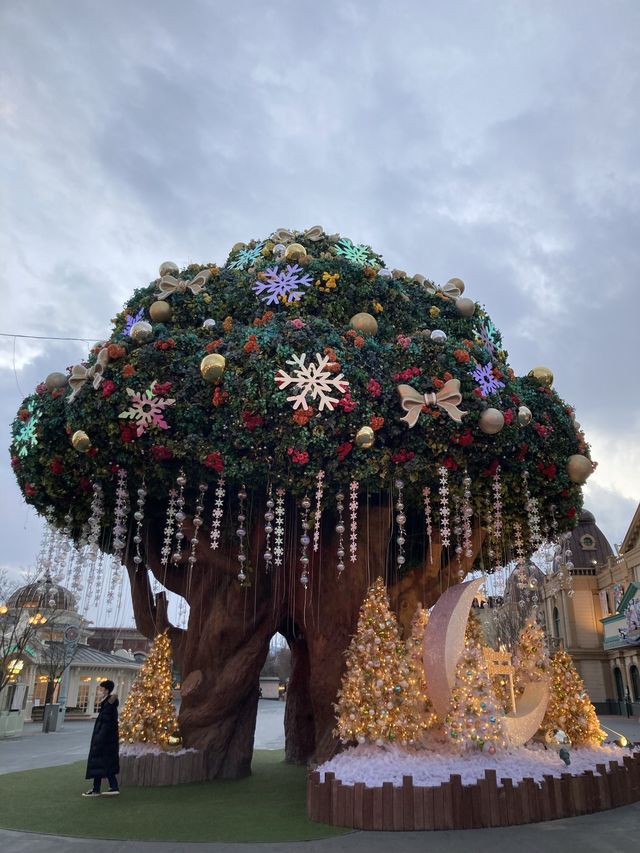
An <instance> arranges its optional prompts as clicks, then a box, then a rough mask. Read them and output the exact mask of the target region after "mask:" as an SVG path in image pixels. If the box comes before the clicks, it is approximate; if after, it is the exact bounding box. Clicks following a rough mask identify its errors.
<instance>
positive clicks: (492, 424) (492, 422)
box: [479, 409, 504, 435]
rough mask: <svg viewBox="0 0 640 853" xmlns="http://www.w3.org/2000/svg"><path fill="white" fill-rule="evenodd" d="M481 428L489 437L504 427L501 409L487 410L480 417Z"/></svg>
mask: <svg viewBox="0 0 640 853" xmlns="http://www.w3.org/2000/svg"><path fill="white" fill-rule="evenodd" d="M479 426H480V429H481V430H482V432H484V433H486V434H487V435H495V434H496V433H498V432H500V430H501V429H502V427H503V426H504V415H503V414H502V412H501V411H500V409H485V410H484V412H483V413H482V414H481V415H480V423H479Z"/></svg>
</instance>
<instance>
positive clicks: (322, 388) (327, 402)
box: [274, 352, 349, 412]
mask: <svg viewBox="0 0 640 853" xmlns="http://www.w3.org/2000/svg"><path fill="white" fill-rule="evenodd" d="M306 358H307V354H306V353H302V355H294V356H293V357H292V358H291V359H289V360H288V361H287V364H291V365H293V366H294V367H297V369H296V370H293V371H292V375H290V374H288V373H287V372H286V371H284V370H282V369H280V370H279V371H278V372H277V373H276V375H275V377H274V380H275V382H276V384H277V385H278V386H279V388H280V390H281V391H282V390H284V389H285V388H287V387H288V386H289V385H293V387H294V388H299V389H300V393H299V394H294V395H292V396H291V397H287V402H289V403H293V408H294V409H299V408H300V406H302V408H303V409H308V408H309V404H308V402H307V396H309V397H310V398H311V400H316V399H318V400H319V401H320V405H319V409H320V411H322V410H323V409H329V411H330V412H332V411H333V407H334V405H335V404H336V403H337V402H338V398H337V397H330V396H329V393H330V392H331V391H333V392H334V393H337V394H344V393H346V391H347V389H348V387H349V383H348V382H347V380H346V379H344V378H343V374H342V373H339V374H338V375H337V376H334V375H333V374H332V373H330V372H329V371H328V370H327V364H328V363H329V356H328V355H320V353H318V352H317V353H316V360H317V362H318V363H317V364H314V363H313V362H310V363H309V364H305V360H306Z"/></svg>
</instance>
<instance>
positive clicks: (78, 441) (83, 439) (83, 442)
mask: <svg viewBox="0 0 640 853" xmlns="http://www.w3.org/2000/svg"><path fill="white" fill-rule="evenodd" d="M71 446H72V447H73V449H74V450H77V451H78V453H86V452H87V451H88V450H89V449H90V447H91V439H90V438H89V436H88V435H87V434H86V432H85V431H84V430H82V429H77V430H76V431H75V432H74V434H73V435H72V436H71Z"/></svg>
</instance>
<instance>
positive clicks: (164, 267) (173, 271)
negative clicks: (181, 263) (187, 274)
mask: <svg viewBox="0 0 640 853" xmlns="http://www.w3.org/2000/svg"><path fill="white" fill-rule="evenodd" d="M179 272H180V270H179V269H178V265H177V264H174V263H173V261H165V262H164V263H163V264H160V275H161V276H163V275H177V274H178V273H179Z"/></svg>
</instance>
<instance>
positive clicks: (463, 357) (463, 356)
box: [453, 349, 470, 364]
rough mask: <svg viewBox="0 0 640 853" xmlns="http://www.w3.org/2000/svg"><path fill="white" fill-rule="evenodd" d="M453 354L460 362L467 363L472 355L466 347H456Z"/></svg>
mask: <svg viewBox="0 0 640 853" xmlns="http://www.w3.org/2000/svg"><path fill="white" fill-rule="evenodd" d="M453 356H454V358H455V360H456V361H459V362H460V364H466V363H467V362H468V361H469V360H470V355H469V353H468V352H467V351H466V349H456V350H454V351H453Z"/></svg>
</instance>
